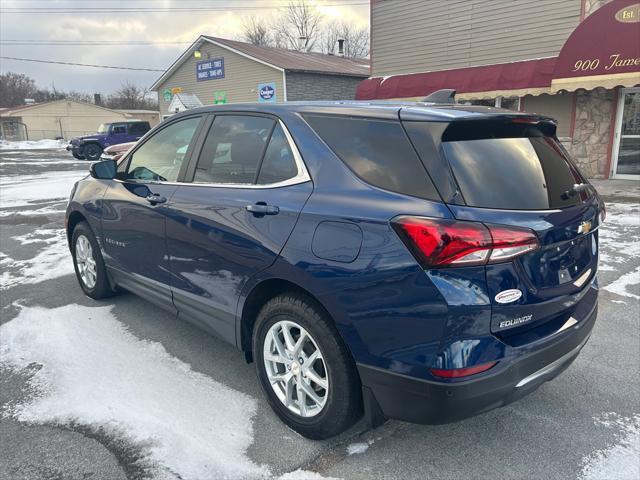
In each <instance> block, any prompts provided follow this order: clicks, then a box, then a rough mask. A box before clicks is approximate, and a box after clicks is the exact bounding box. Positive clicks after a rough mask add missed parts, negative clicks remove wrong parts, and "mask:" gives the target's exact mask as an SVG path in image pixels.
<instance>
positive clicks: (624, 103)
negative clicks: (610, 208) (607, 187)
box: [613, 87, 640, 180]
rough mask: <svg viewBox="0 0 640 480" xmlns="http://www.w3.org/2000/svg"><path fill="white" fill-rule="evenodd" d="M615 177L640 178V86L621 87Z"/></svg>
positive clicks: (614, 161) (617, 122) (614, 156)
mask: <svg viewBox="0 0 640 480" xmlns="http://www.w3.org/2000/svg"><path fill="white" fill-rule="evenodd" d="M613 177H614V178H633V179H638V180H640V88H638V87H635V88H621V89H620V98H619V99H618V115H617V118H616V134H615V137H614V146H613Z"/></svg>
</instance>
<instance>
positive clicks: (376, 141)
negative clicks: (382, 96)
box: [304, 114, 439, 200]
mask: <svg viewBox="0 0 640 480" xmlns="http://www.w3.org/2000/svg"><path fill="white" fill-rule="evenodd" d="M304 118H305V120H306V121H307V123H309V125H311V127H312V128H313V129H314V130H315V131H316V133H317V134H318V135H319V136H320V138H322V140H324V142H325V143H326V144H327V145H328V146H329V148H331V150H333V152H334V153H335V154H336V155H337V156H338V157H339V158H340V159H341V160H342V161H343V162H344V163H346V164H347V166H348V167H349V168H350V169H351V170H352V171H353V172H354V173H355V174H356V175H358V177H360V178H361V179H363V180H364V181H366V182H367V183H370V184H371V185H374V186H376V187H380V188H384V189H385V190H391V191H394V192H399V193H403V194H406V195H411V196H414V197H420V198H426V199H429V200H439V196H438V194H437V192H436V190H435V188H434V186H433V183H432V182H431V179H430V178H429V176H428V175H427V171H426V170H425V168H424V166H423V165H422V162H421V161H420V159H419V158H418V156H417V155H416V153H415V151H414V150H413V147H412V146H411V144H410V143H409V140H408V138H407V136H406V134H405V132H404V130H403V128H402V126H401V125H400V122H399V121H392V120H378V119H370V118H356V117H347V116H327V115H309V114H307V115H305V116H304Z"/></svg>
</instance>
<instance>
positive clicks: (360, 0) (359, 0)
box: [0, 0, 369, 14]
mask: <svg viewBox="0 0 640 480" xmlns="http://www.w3.org/2000/svg"><path fill="white" fill-rule="evenodd" d="M288 4H289V3H281V4H277V5H275V4H272V5H264V4H263V5H235V6H229V5H226V6H220V7H215V6H207V7H197V6H190V7H189V6H188V7H122V8H113V7H4V8H0V13H17V14H25V13H36V14H37V13H65V14H79V13H167V12H171V13H196V12H221V11H223V12H224V11H236V10H237V11H248V10H270V9H279V8H286V7H287V6H288ZM365 5H369V2H368V1H365V0H354V1H353V2H349V3H347V2H344V0H343V1H342V2H339V3H337V2H333V3H323V4H319V5H318V6H321V7H350V6H365Z"/></svg>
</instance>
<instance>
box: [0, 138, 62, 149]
mask: <svg viewBox="0 0 640 480" xmlns="http://www.w3.org/2000/svg"><path fill="white" fill-rule="evenodd" d="M67 143H68V142H67V141H65V140H25V141H22V142H9V141H6V140H0V150H48V149H52V148H65V147H66V146H67Z"/></svg>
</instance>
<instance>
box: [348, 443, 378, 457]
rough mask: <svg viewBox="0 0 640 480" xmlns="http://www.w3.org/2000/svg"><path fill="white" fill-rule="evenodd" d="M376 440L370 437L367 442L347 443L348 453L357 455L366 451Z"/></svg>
mask: <svg viewBox="0 0 640 480" xmlns="http://www.w3.org/2000/svg"><path fill="white" fill-rule="evenodd" d="M373 442H374V440H373V439H370V440H368V441H366V442H355V443H350V444H349V445H347V454H348V455H355V454H358V453H364V452H366V451H367V450H369V447H370V446H371V445H373Z"/></svg>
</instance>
